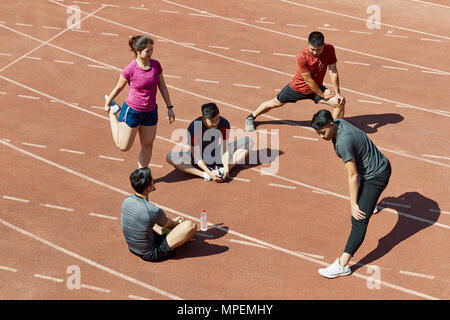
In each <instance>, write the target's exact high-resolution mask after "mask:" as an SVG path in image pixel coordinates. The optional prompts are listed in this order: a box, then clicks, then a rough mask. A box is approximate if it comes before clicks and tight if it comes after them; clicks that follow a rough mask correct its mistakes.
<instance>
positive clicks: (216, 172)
mask: <svg viewBox="0 0 450 320" xmlns="http://www.w3.org/2000/svg"><path fill="white" fill-rule="evenodd" d="M212 172H214V173H215V174H219V175H221V176H223V175H225V169H224V168H223V167H220V168H219V169H215V170H212ZM203 178H204V179H205V181H211V177H210V176H209V175H208V174H207V173H206V171H205V172H203Z"/></svg>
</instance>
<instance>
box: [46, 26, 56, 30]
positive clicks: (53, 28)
mask: <svg viewBox="0 0 450 320" xmlns="http://www.w3.org/2000/svg"><path fill="white" fill-rule="evenodd" d="M42 28H44V29H52V30H61V28H60V27H52V26H43V27H42Z"/></svg>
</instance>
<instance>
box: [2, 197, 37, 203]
mask: <svg viewBox="0 0 450 320" xmlns="http://www.w3.org/2000/svg"><path fill="white" fill-rule="evenodd" d="M3 199H5V200H12V201H17V202H22V203H30V200H27V199H21V198H16V197H11V196H3Z"/></svg>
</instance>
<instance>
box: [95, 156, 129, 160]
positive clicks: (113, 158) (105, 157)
mask: <svg viewBox="0 0 450 320" xmlns="http://www.w3.org/2000/svg"><path fill="white" fill-rule="evenodd" d="M98 157H99V158H101V159H106V160H113V161H125V159H122V158H115V157H109V156H104V155H99V156H98Z"/></svg>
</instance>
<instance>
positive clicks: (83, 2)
mask: <svg viewBox="0 0 450 320" xmlns="http://www.w3.org/2000/svg"><path fill="white" fill-rule="evenodd" d="M73 3H79V4H91V3H90V2H86V1H77V0H73Z"/></svg>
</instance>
